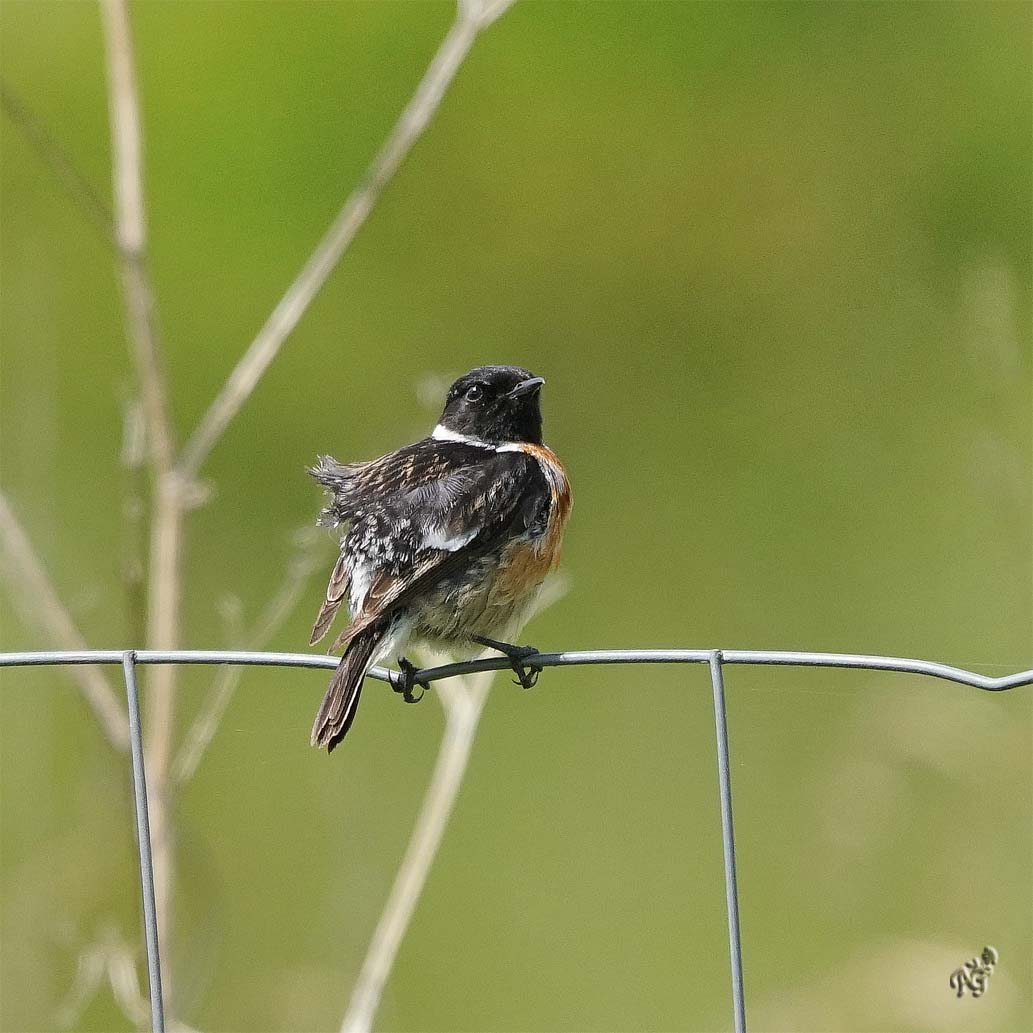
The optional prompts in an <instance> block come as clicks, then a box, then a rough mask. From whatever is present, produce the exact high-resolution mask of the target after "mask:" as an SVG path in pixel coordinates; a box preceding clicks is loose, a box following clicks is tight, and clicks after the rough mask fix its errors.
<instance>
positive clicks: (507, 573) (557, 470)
mask: <svg viewBox="0 0 1033 1033" xmlns="http://www.w3.org/2000/svg"><path fill="white" fill-rule="evenodd" d="M509 447H511V448H513V450H514V451H520V452H525V453H527V455H530V456H533V457H534V458H535V459H536V460H537V462H538V465H539V466H540V467H541V469H542V473H543V474H545V479H546V481H547V482H548V484H549V494H550V496H551V498H550V505H549V519H548V523H547V525H546V528H545V533H544V534H543V535H542V536H541V537H539V538H537V539H533V540H531V541H526V540H525V541H519V542H514V543H513V545H511V546H510V548H509V549H508V550H507V552H508V556H507V557H506V560H505V561H504V562H503V564H502V567H503V570H504V573H503V574H502V576H501V580H502V582H503V583H502V584H500V585H498V586H497V590H499V589H501V594H503V595H505V596H508V597H510V598H512V599H520V598H522V597H524V596H526V595H529V594H530V593H532V592H534V591H535V590H536V589H537V588H538V586H539V585H540V584H541V583H542V582H543V581H544V580H545V577H546V575H547V574H548V573H549V571H551V570H552V569H553V568H554V567H556V565H557V564H558V563H559V561H560V552H561V549H562V545H563V531H564V528H565V527H566V524H567V519H568V518H569V517H570V510H571V507H572V506H573V504H574V497H573V494H572V493H571V490H570V481H569V479H568V478H567V471H566V470H565V469H564V467H563V464H562V463H561V462H560V460H559V457H558V456H557V455H556V453H555V452H553V451H552V449H551V448H548V447H547V446H545V445H532V444H529V443H526V442H521V443H520V444H519V445H513V446H509Z"/></svg>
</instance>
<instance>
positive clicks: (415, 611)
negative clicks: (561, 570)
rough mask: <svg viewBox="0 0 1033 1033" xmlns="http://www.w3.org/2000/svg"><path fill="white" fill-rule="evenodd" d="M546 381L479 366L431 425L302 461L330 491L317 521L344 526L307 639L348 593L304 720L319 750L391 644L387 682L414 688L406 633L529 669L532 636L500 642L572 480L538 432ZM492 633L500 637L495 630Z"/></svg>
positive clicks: (543, 569)
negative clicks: (325, 681)
mask: <svg viewBox="0 0 1033 1033" xmlns="http://www.w3.org/2000/svg"><path fill="white" fill-rule="evenodd" d="M544 383H545V381H544V380H543V379H542V378H541V377H536V376H534V375H533V374H532V373H531V372H530V371H529V370H526V369H521V368H519V367H517V366H480V367H478V368H477V369H473V370H471V371H470V372H469V373H467V374H466V375H465V376H462V377H460V378H459V379H458V380H457V381H456V382H455V383H454V384H453V385H452V387H451V388H450V389H449V392H448V397H447V399H446V401H445V409H444V412H443V413H442V415H441V420H440V422H439V423H438V425H437V426H436V427H435V428H434V431H433V433H432V434H431V435H430V437H427V438H423V440H421V441H417V442H416V443H415V444H412V445H406V446H405V447H404V448H400V449H398V451H397V452H391V453H389V454H388V455H385V456H381V457H380V458H379V459H372V460H370V461H368V462H364V463H339V462H338V461H337V460H336V459H333V458H332V457H330V456H320V457H319V458H318V460H317V463H316V465H315V466H314V467H312V468H311V469H310V470H309V473H311V474H312V476H313V477H315V479H316V480H317V481H319V483H320V484H322V485H323V486H324V487H325V488H326V489H327V493H328V495H329V496H330V498H329V501H328V503H327V505H326V507H325V508H324V509H323V511H322V513H321V515H320V519H319V522H320V523H321V524H323V525H325V526H329V527H345V528H346V530H345V531H344V534H343V536H342V538H341V555H340V557H339V559H338V560H337V564H336V566H335V567H334V569H333V573H332V574H331V576H330V583H329V585H328V586H327V590H326V599H325V601H324V602H323V605H322V608H321V609H320V611H319V616H318V617H317V618H316V623H315V626H314V627H313V629H312V639H311V644H313V645H314V644H315V643H316V642H318V641H319V640H320V639H321V638H322V637H323V636H324V635H325V634H326V633H327V631H328V630H329V628H330V625H331V624H332V623H333V620H334V617H335V616H336V614H337V612H338V610H339V609H340V607H341V604H342V603H344V602H347V604H348V609H349V611H350V612H351V623H350V624H349V625H348V626H347V627H346V628H345V629H344V630H343V631H342V632H341V634H340V635H338V637H337V639H336V640H335V641H334V643H333V645H332V646H331V647H330V652H333V651H334V650H336V649H338V648H341V647H343V648H344V655H343V656H342V657H341V662H340V664H339V665H338V667H337V670H336V671H335V672H334V676H333V679H332V680H331V682H330V687H329V688H328V689H327V691H326V696H325V697H324V698H323V703H322V706H320V708H319V713H318V715H317V716H316V721H315V724H314V726H313V728H312V745H313V746H325V747H326V748H327V750H328V751H330V750H333V749H334V747H335V746H336V745H337V744H338V743H339V742H340V741H341V740H342V739H343V738H344V737H345V735H346V734H347V733H348V729H349V728H350V727H351V724H352V721H354V719H355V711H356V707H357V706H358V702H359V693H360V692H361V690H362V681H363V678H364V677H365V675H366V672H367V671H368V670H369V668H370V667H371V666H372V665H373V664H375V663H377V662H379V661H380V660H382V659H384V658H386V657H392V656H393V657H396V658H397V659H398V664H399V668H400V670H401V671H402V674H403V677H402V679H401V686H400V687H399V688H398V689H397V690H396V691H400V692H402V693H403V695H404V696H405V698H406V700H407V701H409V702H414V701H415V699H416V697H414V696H413V695H412V686H413V674H414V673H415V670H416V668H415V667H414V666H413V664H411V663H410V662H409V661H408V660H407V659H406V658H405V657H404V655H403V654H404V651H405V649H406V647H407V644H408V643H410V642H412V641H414V640H415V641H424V642H427V643H429V644H432V645H436V646H440V647H444V648H445V649H446V650H448V651H450V652H453V653H466V652H467V651H472V648H473V645H474V644H480V645H486V646H490V647H492V648H494V649H497V650H499V651H500V652H502V653H504V654H505V655H506V656H508V657H509V659H510V661H511V663H512V664H513V669H514V670H515V671H516V672H517V674H518V676H519V678H520V684H522V685H524V686H525V687H530V686H531V685H533V684H534V681H535V679H536V678H537V675H538V671H539V670H540V668H539V669H535V668H534V667H533V664H531V665H526V664H524V663H522V661H525V660H527V658H528V657H529V656H531V655H533V654H534V653H535V652H536V650H534V649H533V648H532V647H529V646H514V645H510V642H511V640H512V638H513V637H514V636H516V635H517V634H518V633H519V631H520V628H521V627H522V626H523V624H524V622H525V621H526V619H527V618H528V616H530V611H531V608H532V607H533V605H534V602H535V599H536V597H537V595H538V590H539V589H540V588H541V585H542V582H543V580H544V579H545V576H546V575H547V574H548V573H549V571H550V570H552V569H553V568H554V567H555V566H556V564H557V563H558V562H559V556H560V544H561V541H562V538H563V530H564V526H565V525H566V522H567V518H568V517H569V515H570V508H571V502H572V497H571V491H570V482H569V481H568V480H567V474H566V471H565V470H564V468H563V464H562V463H561V462H560V461H559V459H558V458H557V456H556V454H555V453H554V452H553V451H552V450H551V449H550V448H548V447H546V446H545V445H544V444H543V443H542V413H541V406H540V400H539V392H540V390H541V387H542V384H544ZM492 635H497V636H501V637H502V638H505V639H506V640H507V641H496V640H495V639H494V638H489V637H488V636H492Z"/></svg>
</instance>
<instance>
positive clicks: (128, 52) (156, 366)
mask: <svg viewBox="0 0 1033 1033" xmlns="http://www.w3.org/2000/svg"><path fill="white" fill-rule="evenodd" d="M100 11H101V22H102V25H103V29H104V43H105V54H106V58H107V80H108V110H109V116H110V121H111V156H112V193H113V198H114V223H115V240H116V242H117V244H118V249H119V258H120V274H121V280H122V295H123V301H124V304H125V311H126V324H127V335H128V338H129V345H130V353H131V355H132V358H133V364H134V366H135V370H136V378H137V381H138V383H139V389H140V398H141V404H142V407H143V414H144V424H145V426H146V429H147V445H148V458H149V465H150V470H151V483H152V488H151V532H150V544H149V563H148V572H147V574H148V600H147V605H148V611H147V640H148V645H149V646H150V647H151V648H152V649H175V648H176V647H177V646H178V644H179V642H178V639H179V597H180V576H181V565H182V542H183V516H184V511H185V500H186V492H185V491H184V490H183V488H182V485H183V481H182V479H181V478H180V477H179V476H178V474H177V472H176V470H175V467H174V463H175V440H174V435H173V431H172V420H171V417H170V414H169V403H168V393H167V386H166V385H167V381H166V377H165V371H164V368H163V363H162V357H161V346H160V342H159V338H158V332H157V326H156V321H155V315H154V308H155V305H154V290H153V288H152V285H151V280H150V275H149V273H148V269H147V219H146V209H145V203H144V170H143V133H142V131H141V122H140V103H139V88H138V84H137V80H136V68H135V60H134V55H133V39H132V32H131V29H130V24H129V9H128V4H127V0H100ZM175 677H176V668H175V667H174V666H172V665H159V666H156V667H154V668H153V669H152V671H151V673H150V675H149V678H148V686H147V688H148V691H147V708H146V736H145V737H146V749H147V754H148V757H147V762H148V771H147V790H148V798H149V802H150V820H151V836H152V839H153V848H154V891H155V903H156V908H157V916H158V931H159V938H160V941H161V944H160V946H161V951H162V956H163V959H164V965H163V970H164V971H163V976H164V986H165V991H166V994H168V995H169V996H170V997H171V993H170V991H171V985H172V980H171V966H170V954H169V951H168V944H169V942H170V938H171V917H172V908H171V900H172V883H173V862H174V856H173V836H172V826H171V818H170V814H169V806H170V800H169V765H170V763H171V760H172V735H173V725H174V720H173V719H174V712H175Z"/></svg>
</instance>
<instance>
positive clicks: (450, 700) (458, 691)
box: [341, 671, 497, 1033]
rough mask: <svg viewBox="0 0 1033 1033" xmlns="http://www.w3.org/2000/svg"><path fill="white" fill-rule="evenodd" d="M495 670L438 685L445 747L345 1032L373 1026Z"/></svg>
mask: <svg viewBox="0 0 1033 1033" xmlns="http://www.w3.org/2000/svg"><path fill="white" fill-rule="evenodd" d="M496 673H497V672H495V671H482V672H481V673H480V674H475V675H472V676H467V677H462V678H453V679H451V681H450V682H449V683H448V684H446V683H444V682H439V683H438V685H437V686H436V692H437V695H438V698H439V699H440V700H441V702H442V705H443V706H444V708H445V731H444V734H443V736H442V738H441V746H440V748H439V750H438V756H437V760H436V761H435V763H434V771H433V773H432V774H431V777H430V782H429V783H428V785H427V791H426V793H425V794H424V797H423V803H422V804H421V805H420V813H419V816H418V817H417V819H416V825H415V827H414V828H413V831H412V835H411V836H410V837H409V845H408V846H407V847H406V851H405V856H404V857H403V858H402V863H401V865H400V866H399V868H398V874H397V875H396V876H395V881H394V884H393V885H392V887H391V892H390V894H389V895H388V898H387V903H386V904H385V905H384V910H383V912H382V913H381V916H380V921H379V922H378V923H377V928H376V931H375V932H374V934H373V939H372V940H371V941H370V945H369V950H368V951H367V953H366V959H365V961H364V962H363V964H362V969H361V970H360V972H359V977H358V980H357V981H356V983H355V988H354V990H353V991H352V996H351V1000H350V1001H349V1004H348V1010H347V1012H346V1013H345V1016H344V1020H343V1021H342V1023H341V1033H368V1031H369V1030H371V1029H372V1028H373V1020H374V1019H375V1018H376V1014H377V1009H378V1008H379V1007H380V999H381V997H383V994H384V987H385V986H386V985H387V980H388V977H389V976H390V975H391V970H392V968H394V964H395V959H396V958H397V957H398V950H399V948H400V947H401V945H402V940H403V939H404V937H405V933H406V930H407V929H408V928H409V923H410V922H411V921H412V916H413V914H414V913H415V911H416V905H417V904H418V903H419V900H420V896H421V894H422V893H423V887H424V885H425V884H426V882H427V876H428V875H429V874H430V869H431V865H432V864H433V863H434V858H435V857H436V856H437V852H438V847H439V846H440V845H441V839H442V836H444V834H445V827H446V826H447V825H448V819H449V818H450V817H451V815H452V811H453V809H454V807H455V803H456V798H457V797H458V795H459V789H460V787H461V786H462V784H463V777H464V775H465V774H466V768H467V765H468V763H469V761H470V751H471V750H472V749H473V744H474V739H475V738H476V736H477V725H478V723H479V722H480V719H481V711H482V710H483V708H484V701H485V699H486V698H487V693H488V688H489V686H490V684H491V680H492V678H493V677H494V676H495V674H496Z"/></svg>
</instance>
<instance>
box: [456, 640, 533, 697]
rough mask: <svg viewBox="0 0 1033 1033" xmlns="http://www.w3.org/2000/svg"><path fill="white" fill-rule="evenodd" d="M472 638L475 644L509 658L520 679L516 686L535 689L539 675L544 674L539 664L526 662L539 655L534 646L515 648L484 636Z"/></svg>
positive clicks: (507, 643) (515, 683)
mask: <svg viewBox="0 0 1033 1033" xmlns="http://www.w3.org/2000/svg"><path fill="white" fill-rule="evenodd" d="M470 638H471V639H473V641H474V642H477V643H479V644H480V645H482V646H487V647H488V648H489V649H494V650H497V651H498V652H499V653H501V654H502V655H503V656H505V657H508V658H509V662H510V664H511V665H512V667H513V670H514V672H515V673H516V676H517V678H518V679H519V681H515V682H513V684H514V685H521V686H523V688H525V689H531V688H534V684H535V682H537V681H538V675H539V674H541V673H542V668H541V667H539V666H538V665H537V664H528V663H525V662H524V661H525V660H527V659H528V658H529V657H532V656H537V655H538V650H537V649H536V648H535V647H534V646H514V645H512V644H511V643H509V642H499V641H497V640H496V639H493V638H486V637H485V636H484V635H471V636H470Z"/></svg>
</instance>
